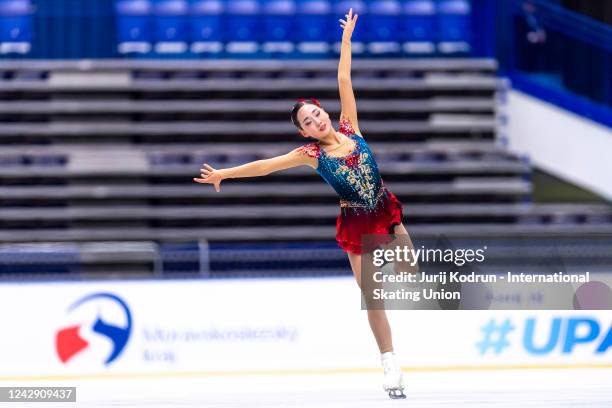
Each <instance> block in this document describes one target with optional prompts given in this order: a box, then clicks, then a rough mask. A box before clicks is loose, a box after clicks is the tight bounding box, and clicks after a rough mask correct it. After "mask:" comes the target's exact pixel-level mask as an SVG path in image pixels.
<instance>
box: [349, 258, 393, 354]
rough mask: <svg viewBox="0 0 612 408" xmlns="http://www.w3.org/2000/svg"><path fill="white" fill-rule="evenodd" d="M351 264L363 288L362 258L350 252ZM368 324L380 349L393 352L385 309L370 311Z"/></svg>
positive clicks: (358, 282)
mask: <svg viewBox="0 0 612 408" xmlns="http://www.w3.org/2000/svg"><path fill="white" fill-rule="evenodd" d="M348 257H349V262H350V264H351V269H352V270H353V275H354V276H355V279H356V280H357V285H359V288H361V260H362V256H361V255H359V254H354V253H351V252H348ZM368 322H369V323H370V328H371V329H372V332H373V333H374V338H375V339H376V343H377V344H378V348H379V350H380V352H381V354H382V353H386V352H389V351H393V341H392V338H391V327H390V326H389V320H388V319H387V314H386V312H385V310H384V309H383V308H380V309H369V310H368Z"/></svg>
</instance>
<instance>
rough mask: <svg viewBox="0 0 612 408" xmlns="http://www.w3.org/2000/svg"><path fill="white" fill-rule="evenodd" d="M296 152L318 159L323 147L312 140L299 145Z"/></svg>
mask: <svg viewBox="0 0 612 408" xmlns="http://www.w3.org/2000/svg"><path fill="white" fill-rule="evenodd" d="M295 152H297V153H299V154H303V155H306V156H308V157H313V158H315V159H318V158H319V157H320V156H321V147H320V146H319V143H318V142H311V143H308V144H305V145H303V146H300V147H298V148H297V149H295Z"/></svg>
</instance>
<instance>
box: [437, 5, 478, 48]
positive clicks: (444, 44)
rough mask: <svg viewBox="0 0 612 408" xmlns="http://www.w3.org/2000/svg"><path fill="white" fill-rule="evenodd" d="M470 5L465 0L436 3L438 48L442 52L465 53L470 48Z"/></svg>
mask: <svg viewBox="0 0 612 408" xmlns="http://www.w3.org/2000/svg"><path fill="white" fill-rule="evenodd" d="M470 20H471V6H470V3H469V2H468V1H467V0H441V1H440V2H439V3H438V35H439V37H438V48H439V51H440V52H442V53H466V52H469V51H470V49H471V46H470V42H471V38H472V33H471V29H470Z"/></svg>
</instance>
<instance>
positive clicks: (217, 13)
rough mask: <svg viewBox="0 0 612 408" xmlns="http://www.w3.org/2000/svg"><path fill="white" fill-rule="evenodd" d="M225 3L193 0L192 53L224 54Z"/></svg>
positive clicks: (191, 9) (212, 0)
mask: <svg viewBox="0 0 612 408" xmlns="http://www.w3.org/2000/svg"><path fill="white" fill-rule="evenodd" d="M224 8H225V7H224V2H223V1H220V0H191V3H190V12H189V14H190V16H191V41H192V43H191V52H193V53H196V54H199V53H207V54H211V55H219V54H220V53H222V52H223V41H224V38H223V30H224V26H223V18H224V16H223V12H224Z"/></svg>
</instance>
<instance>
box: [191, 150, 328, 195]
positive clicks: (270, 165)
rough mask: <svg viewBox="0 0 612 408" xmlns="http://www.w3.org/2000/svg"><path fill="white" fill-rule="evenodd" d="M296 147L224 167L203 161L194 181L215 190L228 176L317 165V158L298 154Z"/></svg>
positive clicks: (247, 175)
mask: <svg viewBox="0 0 612 408" xmlns="http://www.w3.org/2000/svg"><path fill="white" fill-rule="evenodd" d="M299 149H300V148H296V149H294V150H292V151H290V152H289V153H287V154H283V155H281V156H276V157H272V158H269V159H263V160H255V161H252V162H249V163H246V164H242V165H240V166H236V167H228V168H226V169H214V168H213V167H212V166H210V165H209V164H208V163H204V165H203V167H202V168H201V169H200V171H201V172H202V174H201V176H202V178H195V177H194V179H193V180H194V181H195V182H196V183H201V184H212V185H214V187H215V190H216V191H217V192H219V191H221V181H222V180H224V179H228V178H239V177H258V176H266V175H268V174H270V173H272V172H275V171H279V170H285V169H290V168H292V167H297V166H302V165H307V166H310V167H313V168H316V166H317V159H315V158H312V157H309V156H307V155H304V154H300V152H299V151H298V150H299Z"/></svg>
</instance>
